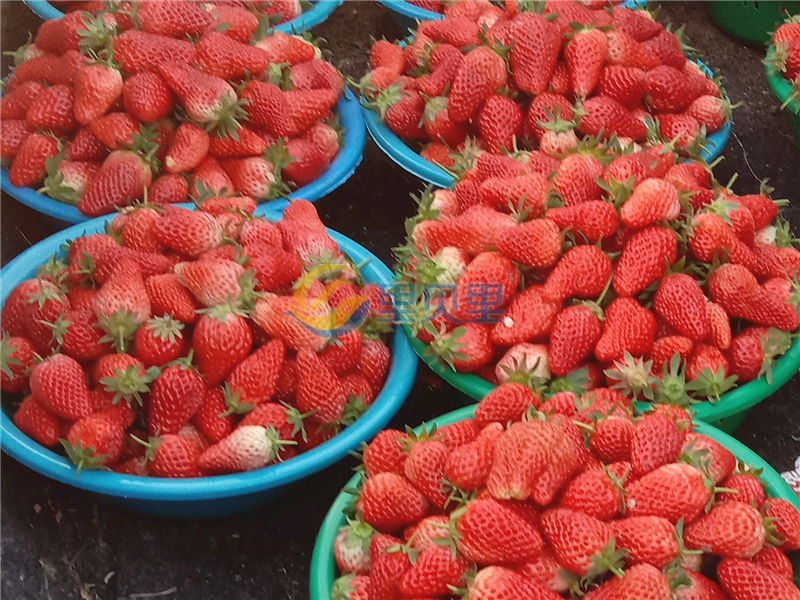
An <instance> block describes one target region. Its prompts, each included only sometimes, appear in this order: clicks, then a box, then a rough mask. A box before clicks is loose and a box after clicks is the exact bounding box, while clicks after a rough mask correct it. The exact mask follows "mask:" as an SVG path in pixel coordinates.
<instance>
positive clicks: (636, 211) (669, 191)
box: [619, 179, 681, 229]
mask: <svg viewBox="0 0 800 600" xmlns="http://www.w3.org/2000/svg"><path fill="white" fill-rule="evenodd" d="M680 212H681V203H680V201H679V200H678V190H676V189H675V186H673V185H672V184H671V183H669V182H666V181H662V180H660V179H646V180H644V181H643V182H642V183H640V184H639V185H638V186H637V187H636V189H635V190H633V194H631V196H630V198H628V200H627V201H626V202H625V204H623V205H622V208H621V209H620V213H619V217H620V220H621V221H622V223H623V224H625V225H627V226H628V227H630V228H632V229H640V228H642V227H647V226H649V225H655V224H656V223H659V222H661V221H664V220H666V221H673V220H675V219H676V218H677V217H678V215H679V214H680Z"/></svg>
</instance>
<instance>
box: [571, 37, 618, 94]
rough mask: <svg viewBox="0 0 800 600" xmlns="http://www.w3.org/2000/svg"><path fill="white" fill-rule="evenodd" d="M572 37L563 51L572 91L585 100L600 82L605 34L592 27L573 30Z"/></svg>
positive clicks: (606, 47) (605, 42)
mask: <svg viewBox="0 0 800 600" xmlns="http://www.w3.org/2000/svg"><path fill="white" fill-rule="evenodd" d="M573 31H574V35H573V37H572V39H571V40H570V41H569V42H568V43H567V46H566V48H565V49H564V60H565V61H566V63H567V68H568V69H569V75H570V82H571V84H572V91H573V92H574V93H575V95H576V96H579V97H581V98H586V97H587V96H588V95H589V94H590V93H591V92H592V91H594V89H595V88H596V87H597V84H598V83H599V81H600V75H601V70H602V68H603V63H604V62H605V59H606V53H607V52H608V38H606V34H605V33H604V32H602V31H600V30H599V29H595V28H594V27H592V26H589V27H586V28H584V27H579V28H575V29H573Z"/></svg>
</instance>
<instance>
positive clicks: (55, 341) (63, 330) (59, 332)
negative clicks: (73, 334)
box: [41, 313, 72, 352]
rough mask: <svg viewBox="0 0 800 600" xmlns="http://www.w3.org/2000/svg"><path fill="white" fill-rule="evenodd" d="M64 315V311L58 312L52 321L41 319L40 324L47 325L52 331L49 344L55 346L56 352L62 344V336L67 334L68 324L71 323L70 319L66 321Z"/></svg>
mask: <svg viewBox="0 0 800 600" xmlns="http://www.w3.org/2000/svg"><path fill="white" fill-rule="evenodd" d="M65 315H66V313H61V314H59V315H58V317H57V318H56V320H55V321H53V322H52V323H50V322H48V321H41V323H42V325H44V326H45V327H49V328H50V329H51V330H52V331H53V337H52V341H51V344H52V345H53V346H55V349H56V352H57V351H59V350H60V349H61V346H63V345H64V336H65V335H66V334H67V331H68V330H69V326H70V325H72V321H67V320H66V318H65Z"/></svg>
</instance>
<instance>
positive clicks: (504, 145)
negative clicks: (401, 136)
mask: <svg viewBox="0 0 800 600" xmlns="http://www.w3.org/2000/svg"><path fill="white" fill-rule="evenodd" d="M521 124H522V110H521V109H520V108H519V106H518V105H517V104H516V102H514V101H513V100H511V99H509V98H506V97H505V96H501V95H499V94H492V95H491V96H489V98H487V99H486V102H484V104H483V107H482V108H481V109H480V112H479V113H478V128H479V130H480V133H481V138H482V142H483V144H484V146H485V147H486V148H487V149H488V150H489V151H491V152H500V151H501V150H502V149H506V150H510V149H511V148H512V147H513V144H514V139H516V137H517V136H518V133H519V128H520V125H521ZM426 130H428V127H426ZM462 130H463V128H462ZM429 134H430V132H429ZM465 136H466V132H464V136H460V137H461V139H458V140H457V141H455V143H454V141H453V140H447V139H445V141H446V142H448V143H449V144H450V145H457V144H458V143H461V142H463V141H464V137H465ZM431 137H433V136H431Z"/></svg>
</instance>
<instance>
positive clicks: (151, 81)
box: [122, 71, 174, 122]
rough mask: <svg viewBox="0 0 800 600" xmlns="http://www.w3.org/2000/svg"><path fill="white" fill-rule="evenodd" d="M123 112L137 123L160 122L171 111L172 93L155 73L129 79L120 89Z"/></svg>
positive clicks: (143, 73) (138, 75)
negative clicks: (123, 106) (127, 113)
mask: <svg viewBox="0 0 800 600" xmlns="http://www.w3.org/2000/svg"><path fill="white" fill-rule="evenodd" d="M122 95H123V98H124V102H125V110H126V111H127V112H129V113H130V114H131V115H132V116H133V117H134V118H135V119H138V120H139V121H147V122H152V121H160V120H161V119H163V118H165V117H167V116H168V115H169V114H170V112H171V111H172V107H173V103H174V99H173V96H172V91H171V90H170V89H169V87H167V84H166V82H165V81H164V79H163V78H162V77H161V75H159V74H158V73H157V72H153V71H145V72H142V73H137V74H135V75H133V76H132V77H130V78H129V79H128V80H127V81H126V82H125V84H124V85H123V87H122Z"/></svg>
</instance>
